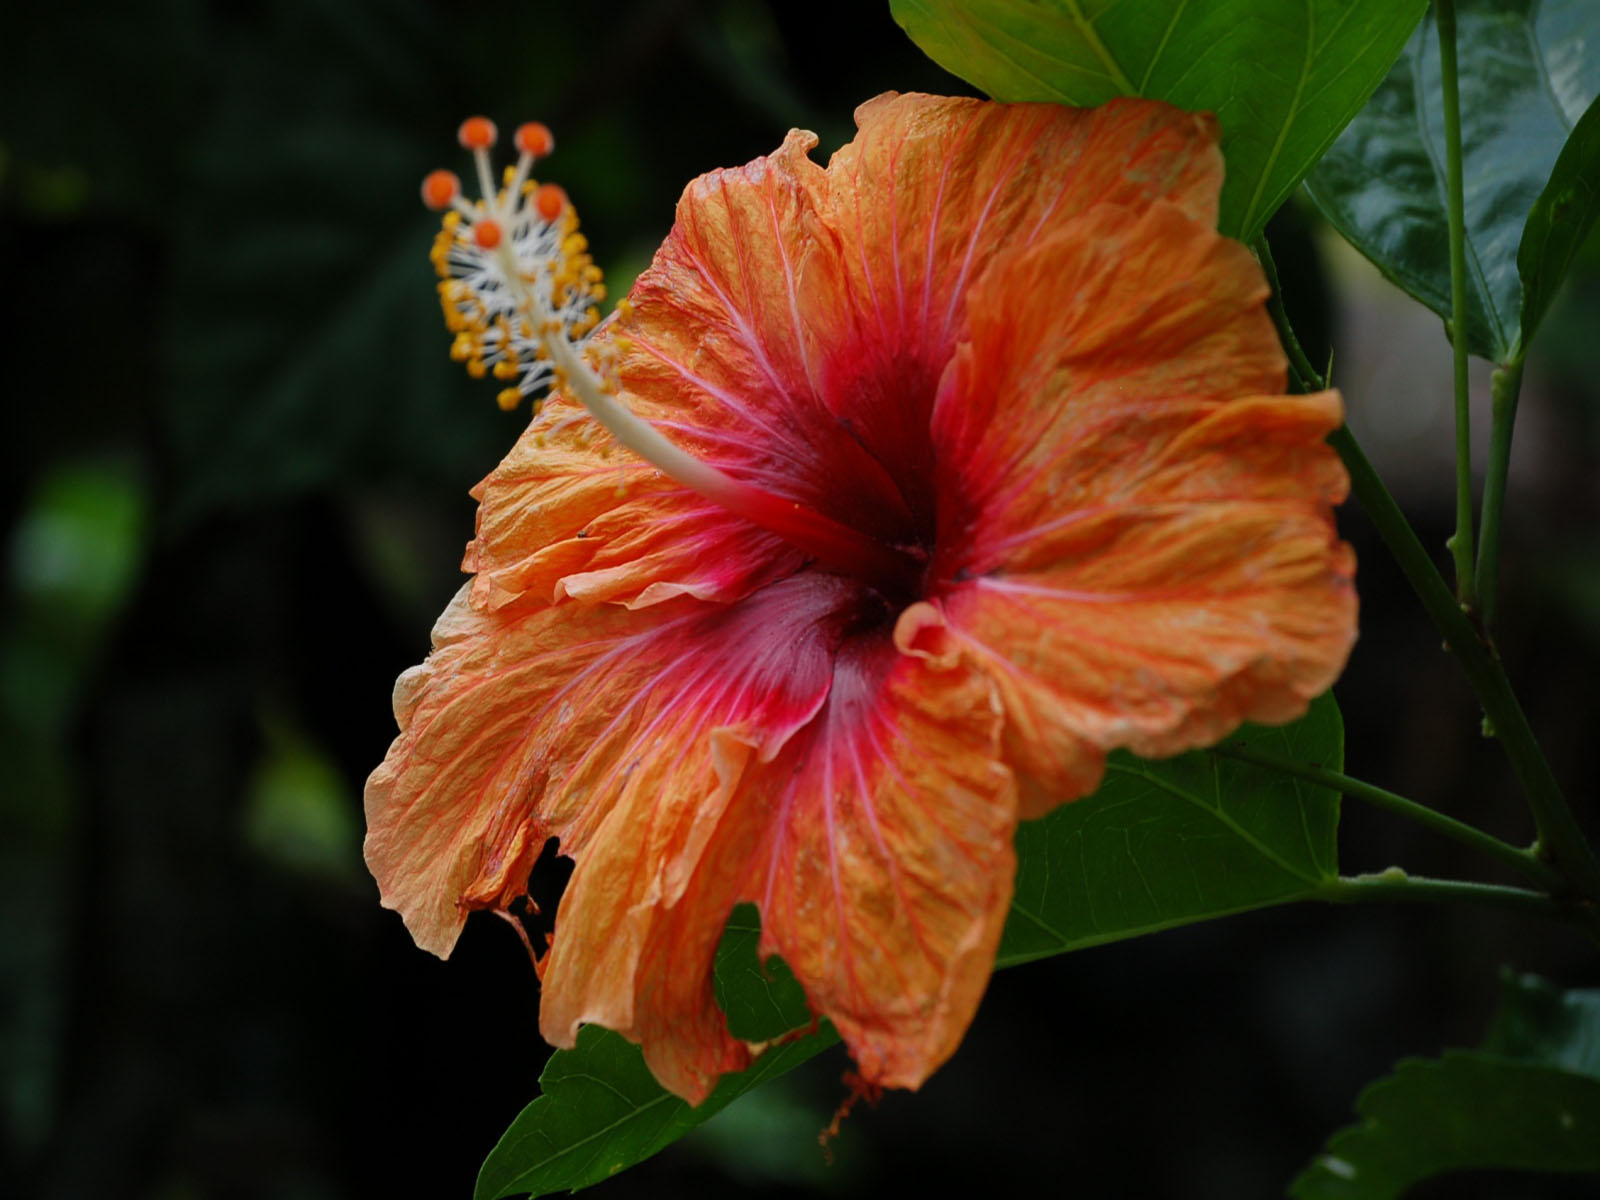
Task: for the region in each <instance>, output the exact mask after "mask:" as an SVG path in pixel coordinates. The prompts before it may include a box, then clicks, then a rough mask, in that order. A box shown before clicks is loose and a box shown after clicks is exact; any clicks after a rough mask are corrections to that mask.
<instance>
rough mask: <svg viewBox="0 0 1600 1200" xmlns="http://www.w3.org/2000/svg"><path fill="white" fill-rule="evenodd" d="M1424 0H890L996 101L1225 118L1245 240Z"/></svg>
mask: <svg viewBox="0 0 1600 1200" xmlns="http://www.w3.org/2000/svg"><path fill="white" fill-rule="evenodd" d="M1425 2H1426V0H1296V2H1294V3H1288V2H1286V0H1207V3H1204V4H1196V3H1192V2H1191V0H1158V2H1155V3H1148V2H1147V3H1143V4H1139V3H1127V2H1126V0H1048V2H1041V0H890V5H889V7H890V9H891V11H892V12H893V13H894V17H895V20H897V21H898V22H900V24H901V26H902V27H903V28H904V29H905V31H906V32H907V33H908V34H910V35H911V37H912V40H914V41H915V42H916V43H917V45H919V46H921V47H922V49H923V50H924V51H925V52H926V53H927V54H928V56H929V57H930V58H932V59H933V60H934V61H935V62H937V63H938V64H939V65H940V66H942V67H944V68H945V69H946V70H948V71H951V72H953V73H954V74H956V75H959V76H960V77H961V78H963V79H965V80H967V81H968V82H969V83H972V84H974V85H975V86H977V87H979V88H981V89H983V91H985V92H987V93H988V94H989V95H991V96H993V97H994V98H995V99H997V100H1053V101H1056V102H1058V103H1062V104H1077V105H1085V106H1087V105H1095V104H1104V103H1105V102H1106V101H1107V100H1110V99H1111V98H1112V97H1114V96H1148V97H1152V98H1154V99H1157V100H1165V101H1167V102H1169V103H1171V104H1175V105H1177V106H1178V107H1179V108H1186V109H1189V110H1191V111H1194V112H1201V111H1210V112H1214V113H1216V114H1217V118H1218V120H1219V121H1221V123H1222V151H1223V154H1224V156H1225V157H1226V159H1227V163H1228V174H1227V181H1226V183H1225V184H1224V186H1223V189H1222V218H1221V227H1222V231H1223V232H1224V233H1227V234H1230V235H1232V236H1235V237H1239V238H1241V239H1243V240H1245V241H1249V240H1250V239H1251V238H1254V237H1255V236H1256V235H1257V234H1258V233H1260V232H1261V230H1262V228H1263V227H1265V225H1266V223H1267V218H1268V217H1270V216H1271V215H1272V214H1273V213H1274V212H1275V211H1277V208H1278V206H1279V205H1280V204H1282V203H1283V201H1284V200H1285V199H1286V198H1287V197H1288V196H1289V194H1290V192H1292V191H1293V190H1294V188H1295V186H1296V185H1297V184H1298V183H1299V182H1300V180H1301V179H1302V178H1303V177H1304V176H1305V173H1306V172H1307V171H1308V170H1310V169H1311V166H1312V164H1313V163H1315V162H1316V161H1317V159H1318V158H1320V157H1321V156H1322V154H1323V152H1324V151H1325V150H1327V148H1328V147H1329V146H1330V145H1332V144H1333V140H1334V138H1336V137H1337V136H1338V134H1339V131H1340V130H1341V129H1343V128H1344V126H1345V124H1346V123H1347V122H1348V121H1349V120H1350V119H1351V118H1352V117H1353V116H1355V115H1356V113H1357V112H1359V111H1360V109H1361V106H1362V105H1363V104H1364V103H1366V100H1367V97H1368V96H1370V95H1371V94H1372V91H1373V89H1374V88H1375V87H1377V86H1378V83H1379V81H1380V80H1382V79H1383V77H1384V73H1385V72H1386V71H1388V69H1389V66H1390V64H1391V63H1393V62H1394V60H1395V56H1396V55H1397V54H1398V53H1399V52H1400V49H1401V47H1402V46H1404V45H1405V40H1406V35H1407V34H1409V33H1410V32H1411V30H1412V28H1413V27H1414V26H1415V25H1416V24H1417V21H1418V19H1419V18H1420V17H1421V16H1422V12H1423V8H1424V5H1425Z"/></svg>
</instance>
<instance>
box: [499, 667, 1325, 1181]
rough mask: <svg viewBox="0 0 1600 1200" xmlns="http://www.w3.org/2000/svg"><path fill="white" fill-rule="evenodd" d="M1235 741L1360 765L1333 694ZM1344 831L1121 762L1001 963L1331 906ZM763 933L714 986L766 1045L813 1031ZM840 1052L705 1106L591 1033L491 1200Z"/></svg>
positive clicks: (730, 933) (1231, 771) (828, 1038)
mask: <svg viewBox="0 0 1600 1200" xmlns="http://www.w3.org/2000/svg"><path fill="white" fill-rule="evenodd" d="M1230 741H1233V742H1238V741H1248V742H1249V743H1250V744H1252V745H1255V746H1257V747H1259V748H1262V749H1270V750H1272V751H1273V752H1275V753H1278V754H1283V755H1287V756H1290V757H1293V758H1296V759H1299V760H1302V761H1306V762H1313V763H1317V764H1320V765H1322V766H1327V767H1333V768H1337V767H1339V766H1340V765H1341V764H1342V762H1343V758H1344V728H1343V724H1342V722H1341V720H1340V717H1339V709H1338V706H1337V705H1336V704H1335V703H1334V701H1333V697H1332V695H1327V696H1323V697H1320V698H1319V699H1318V700H1317V701H1315V702H1314V703H1313V704H1312V706H1311V711H1310V712H1309V713H1307V715H1306V716H1305V717H1304V718H1303V719H1302V720H1300V721H1297V722H1295V723H1294V724H1292V725H1287V726H1284V727H1282V728H1277V729H1266V728H1261V727H1258V726H1248V725H1247V726H1245V727H1244V728H1242V729H1241V730H1240V731H1239V732H1238V733H1237V734H1236V735H1235V736H1234V737H1233V738H1231V739H1230ZM1338 820H1339V798H1338V796H1337V795H1336V794H1334V793H1332V792H1329V791H1326V790H1324V789H1319V788H1312V787H1308V786H1306V785H1305V784H1300V783H1297V782H1296V781H1294V780H1292V779H1287V778H1286V777H1283V776H1280V775H1276V774H1273V773H1270V772H1267V771H1263V770H1261V769H1260V768H1257V767H1251V766H1247V765H1245V764H1242V763H1238V762H1234V761H1232V760H1228V759H1225V758H1222V757H1220V756H1217V755H1214V754H1212V753H1210V752H1209V751H1197V752H1195V753H1193V754H1186V755H1183V756H1181V757H1179V758H1174V759H1168V760H1165V761H1162V762H1151V761H1144V760H1140V759H1136V758H1133V757H1132V756H1131V755H1121V754H1119V755H1114V756H1113V759H1112V763H1111V765H1110V767H1109V768H1108V770H1107V773H1106V781H1105V783H1104V784H1103V785H1102V786H1101V788H1100V790H1099V791H1097V792H1096V793H1095V794H1094V795H1093V796H1090V797H1087V798H1085V799H1083V800H1079V801H1077V802H1076V803H1074V804H1069V805H1066V806H1064V807H1063V808H1062V809H1060V810H1059V811H1058V812H1057V813H1055V814H1053V815H1052V816H1050V817H1046V818H1045V819H1044V820H1042V821H1033V822H1029V823H1028V824H1026V825H1024V826H1023V828H1022V829H1021V830H1020V831H1019V832H1018V835H1017V848H1018V852H1019V866H1018V872H1017V895H1016V899H1015V900H1014V902H1013V906H1012V913H1011V918H1010V920H1009V921H1008V923H1007V925H1006V930H1005V935H1004V938H1003V940H1002V943H1001V948H1000V955H999V961H998V964H997V965H999V966H1006V965H1010V964H1013V963H1020V962H1026V961H1028V960H1030V959H1035V958H1041V957H1044V956H1045V955H1049V954H1059V953H1062V952H1064V951H1067V950H1075V949H1081V948H1083V947H1086V946H1092V945H1096V944H1098V943H1100V942H1108V941H1113V940H1116V939H1118V938H1127V937H1135V936H1137V935H1139V934H1141V933H1151V932H1154V931H1156V930H1158V929H1167V928H1171V927H1173V926H1176V925H1183V924H1188V923H1190V922H1194V921H1201V920H1205V919H1206V918H1208V917H1220V916H1225V915H1227V914H1229V913H1234V912H1240V911H1243V910H1245V909H1250V908H1260V907H1262V906H1264V905H1268V904H1277V903H1284V902H1287V901H1291V900H1300V899H1305V898H1307V897H1309V896H1312V895H1315V894H1316V891H1317V888H1318V886H1319V885H1320V884H1322V883H1324V882H1326V881H1327V880H1328V879H1331V878H1333V877H1334V876H1335V875H1336V873H1337V867H1336V853H1337V848H1336V845H1335V834H1336V831H1337V827H1338ZM760 936H761V919H760V914H759V913H758V912H757V910H756V908H755V906H754V905H749V904H742V905H740V906H738V907H737V908H736V909H734V911H733V914H732V916H730V917H729V919H728V923H727V926H726V928H725V929H724V931H723V937H722V942H721V944H720V945H719V946H718V948H717V959H716V966H715V973H714V977H713V986H714V988H715V990H716V996H717V1002H718V1004H720V1005H721V1006H722V1010H723V1012H725V1013H726V1014H727V1017H728V1027H729V1029H730V1030H731V1031H732V1032H733V1034H734V1035H735V1036H736V1037H740V1038H743V1039H745V1040H747V1041H752V1042H765V1041H771V1040H772V1039H774V1038H777V1037H780V1036H782V1035H783V1034H785V1033H789V1032H791V1031H794V1030H796V1029H800V1028H802V1027H804V1026H805V1025H808V1024H809V1023H810V1021H811V1013H810V1009H809V1008H808V1006H807V1004H806V999H805V993H804V991H803V990H802V989H801V987H800V985H799V983H798V982H797V981H796V980H795V978H794V976H793V974H792V973H791V972H790V971H789V968H788V967H787V966H786V965H785V964H784V963H783V961H782V960H781V959H778V958H769V959H768V960H767V961H766V962H765V963H762V962H761V961H760V959H759V957H758V954H757V947H758V943H759V941H760ZM836 1040H837V1035H836V1034H835V1033H834V1031H833V1029H832V1027H831V1026H829V1025H828V1024H826V1023H823V1025H822V1028H821V1029H820V1030H819V1031H818V1032H815V1033H809V1034H805V1035H803V1036H801V1037H799V1038H797V1039H796V1040H794V1041H790V1042H786V1043H782V1044H779V1045H777V1046H774V1047H772V1048H770V1049H768V1050H767V1051H766V1052H765V1053H764V1054H762V1055H761V1057H760V1058H759V1059H757V1060H756V1063H755V1065H753V1066H752V1067H751V1068H750V1069H749V1070H747V1071H744V1072H742V1073H740V1074H737V1075H730V1076H727V1077H726V1078H724V1079H723V1080H722V1082H721V1083H720V1084H719V1085H718V1087H717V1089H716V1091H714V1092H713V1093H712V1095H711V1097H710V1099H708V1100H707V1101H706V1103H705V1104H703V1105H701V1106H700V1107H699V1108H690V1107H689V1106H688V1105H686V1104H685V1103H684V1102H683V1101H681V1100H679V1099H677V1098H676V1097H674V1096H672V1095H669V1094H668V1093H667V1092H665V1091H663V1090H662V1089H661V1087H660V1086H659V1085H658V1084H657V1083H656V1082H655V1080H654V1079H653V1078H652V1077H651V1076H650V1072H649V1070H648V1069H647V1068H646V1067H645V1065H644V1058H643V1056H642V1055H641V1054H640V1053H639V1049H638V1047H636V1046H633V1045H630V1044H629V1043H628V1042H626V1041H625V1040H624V1039H622V1038H621V1037H619V1036H617V1035H616V1034H614V1033H610V1032H608V1031H606V1030H603V1029H598V1028H595V1027H592V1026H591V1027H585V1028H584V1030H583V1031H582V1033H581V1034H580V1035H579V1038H578V1045H577V1046H576V1047H575V1048H574V1049H572V1050H561V1051H557V1052H556V1054H555V1055H553V1056H552V1057H551V1059H550V1062H549V1065H547V1066H546V1067H545V1070H544V1073H543V1074H542V1075H541V1076H540V1079H539V1082H540V1085H541V1087H542V1089H543V1091H544V1095H542V1096H540V1097H539V1098H538V1099H537V1100H535V1101H533V1103H532V1104H530V1105H529V1106H528V1107H527V1108H525V1109H524V1110H523V1111H522V1114H521V1115H520V1116H518V1117H517V1119H516V1121H515V1122H514V1123H513V1124H512V1126H511V1128H510V1129H509V1130H507V1131H506V1134H505V1136H504V1137H502V1138H501V1139H500V1143H499V1145H497V1146H496V1147H495V1148H494V1150H493V1152H491V1154H490V1155H489V1158H488V1160H487V1161H486V1162H485V1163H484V1165H483V1170H482V1173H481V1174H480V1175H479V1177H478V1190H477V1193H476V1200H496V1198H497V1197H500V1196H507V1195H522V1194H526V1193H529V1192H531V1193H532V1194H534V1195H544V1194H546V1193H548V1192H554V1191H562V1190H570V1189H572V1188H577V1187H585V1186H588V1185H589V1184H592V1183H596V1182H599V1181H600V1180H602V1179H605V1178H607V1177H608V1176H610V1175H612V1174H615V1173H616V1172H617V1171H619V1170H621V1169H622V1168H623V1167H626V1166H629V1165H631V1164H632V1163H635V1162H639V1161H641V1160H643V1159H645V1158H648V1157H649V1156H650V1155H652V1154H655V1153H656V1152H657V1151H659V1150H661V1149H662V1148H664V1147H665V1146H667V1145H668V1144H670V1143H671V1142H673V1141H675V1140H676V1139H678V1138H680V1137H682V1136H683V1135H684V1134H686V1133H688V1132H689V1131H690V1130H691V1129H693V1128H694V1127H695V1126H697V1125H700V1124H702V1123H703V1122H705V1121H706V1120H709V1119H710V1118H711V1117H712V1116H714V1115H715V1114H716V1113H718V1112H719V1111H721V1110H722V1109H723V1108H725V1107H727V1105H728V1104H730V1103H732V1102H733V1101H734V1100H735V1099H737V1098H738V1097H739V1096H741V1095H743V1094H744V1093H745V1092H746V1091H748V1090H749V1089H750V1088H752V1087H754V1086H756V1084H758V1083H760V1082H762V1081H763V1080H766V1079H771V1078H773V1077H775V1076H777V1075H780V1074H783V1073H784V1072H786V1071H788V1070H790V1069H791V1068H792V1067H796V1066H798V1065H799V1064H800V1063H802V1062H804V1061H806V1060H807V1059H809V1058H811V1057H812V1056H814V1055H815V1054H817V1053H819V1052H820V1051H822V1050H823V1049H825V1048H827V1047H828V1046H830V1045H832V1044H833V1043H834V1042H835V1041H836Z"/></svg>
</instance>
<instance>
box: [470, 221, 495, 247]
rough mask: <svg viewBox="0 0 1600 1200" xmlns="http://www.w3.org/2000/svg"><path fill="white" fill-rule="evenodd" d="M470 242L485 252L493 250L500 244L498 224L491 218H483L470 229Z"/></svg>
mask: <svg viewBox="0 0 1600 1200" xmlns="http://www.w3.org/2000/svg"><path fill="white" fill-rule="evenodd" d="M472 240H473V241H475V242H477V243H478V245H480V246H482V247H483V248H484V249H485V250H493V249H494V248H495V247H496V246H498V245H499V244H500V222H499V221H496V220H494V219H493V218H492V217H485V218H483V220H481V221H479V222H477V223H476V224H475V225H473V227H472Z"/></svg>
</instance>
